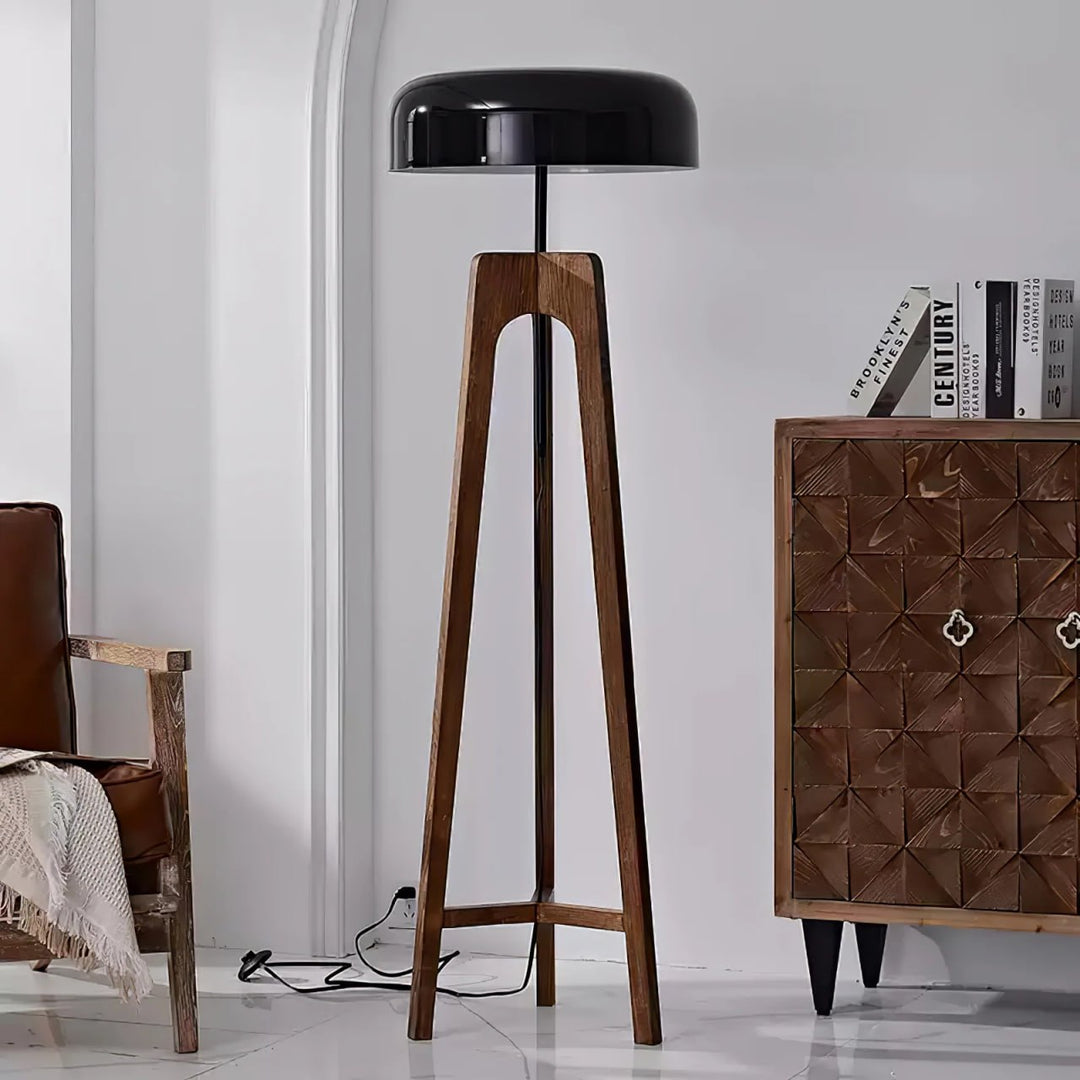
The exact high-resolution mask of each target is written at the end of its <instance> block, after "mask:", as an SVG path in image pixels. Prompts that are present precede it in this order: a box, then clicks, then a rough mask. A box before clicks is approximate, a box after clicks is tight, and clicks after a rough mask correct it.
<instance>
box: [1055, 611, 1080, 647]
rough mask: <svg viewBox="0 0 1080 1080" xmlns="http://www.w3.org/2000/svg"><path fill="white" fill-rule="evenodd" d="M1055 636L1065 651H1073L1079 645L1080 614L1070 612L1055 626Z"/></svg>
mask: <svg viewBox="0 0 1080 1080" xmlns="http://www.w3.org/2000/svg"><path fill="white" fill-rule="evenodd" d="M1057 636H1058V637H1059V638H1060V639H1061V644H1062V645H1064V646H1065V648H1066V649H1075V648H1076V646H1077V645H1080V612H1078V611H1070V612H1069V614H1068V615H1066V616H1065V618H1064V619H1063V620H1062V621H1061V622H1059V623H1058V624H1057Z"/></svg>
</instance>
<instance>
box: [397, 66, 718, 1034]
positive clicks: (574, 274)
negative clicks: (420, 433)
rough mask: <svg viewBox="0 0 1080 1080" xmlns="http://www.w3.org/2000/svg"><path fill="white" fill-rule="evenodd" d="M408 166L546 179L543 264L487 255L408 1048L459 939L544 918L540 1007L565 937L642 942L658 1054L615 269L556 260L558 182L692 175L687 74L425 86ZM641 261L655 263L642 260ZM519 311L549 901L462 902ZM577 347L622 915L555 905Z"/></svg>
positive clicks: (402, 135)
mask: <svg viewBox="0 0 1080 1080" xmlns="http://www.w3.org/2000/svg"><path fill="white" fill-rule="evenodd" d="M391 139H392V145H391V153H390V168H391V169H392V170H393V171H395V172H436V173H437V172H455V171H460V172H477V173H487V172H494V173H503V172H532V173H533V174H534V176H535V201H534V212H535V218H534V223H535V229H534V243H533V250H532V251H531V252H500V253H490V252H489V253H487V254H482V255H477V256H476V258H475V259H474V260H473V270H472V277H471V281H470V286H469V306H468V313H467V319H466V326H467V329H466V340H465V360H464V370H463V372H462V382H461V397H460V401H459V413H458V436H457V450H456V456H455V461H454V482H453V490H452V493H451V509H450V537H449V541H448V548H447V561H446V577H445V583H444V589H443V612H442V631H441V635H440V642H439V655H438V672H437V675H436V691H435V715H434V718H433V722H432V724H433V732H432V750H431V770H430V773H429V779H428V802H427V815H426V822H425V826H424V846H423V856H422V864H421V869H420V890H419V893H418V896H417V926H416V945H415V952H414V961H413V975H412V987H411V996H410V1001H409V1038H411V1039H420V1040H427V1039H430V1038H431V1034H432V1026H433V1019H434V1009H435V993H436V989H437V987H436V982H437V979H438V974H439V971H440V970H441V964H440V961H439V949H440V938H441V933H442V929H443V927H464V926H480V925H489V924H507V923H531V924H532V925H533V947H534V949H535V953H533V952H532V951H530V959H529V965H530V966H529V971H530V972H531V970H532V960H533V956H534V955H535V960H536V1003H537V1005H554V1004H555V937H554V928H555V926H556V925H565V926H587V927H592V928H594V929H605V930H621V931H622V932H623V933H624V934H625V936H626V955H627V967H628V970H629V978H630V1003H631V1012H632V1016H633V1024H634V1041H635V1042H637V1043H644V1044H650V1045H651V1044H655V1043H658V1042H660V1039H661V1029H660V998H659V993H658V991H657V980H656V956H655V949H654V946H653V928H652V905H651V900H650V890H649V868H648V856H647V853H646V844H645V818H644V808H643V805H642V782H641V762H640V757H639V752H638V741H637V708H636V704H635V698H634V678H633V660H632V655H631V647H630V612H629V602H628V599H627V586H626V560H625V556H624V553H623V537H622V511H621V508H620V498H619V474H618V460H617V455H616V450H615V416H614V407H613V402H612V394H611V367H610V362H609V358H608V334H607V315H606V302H605V298H604V285H603V270H602V267H601V264H600V260H599V258H597V256H595V255H590V254H583V253H573V252H548V251H547V188H548V184H547V181H548V172H549V171H552V172H614V171H646V170H667V169H694V168H697V164H698V139H697V113H696V110H695V108H694V101H693V99H692V98H691V97H690V95H689V93H687V91H686V89H685V88H684V87H683V86H681V85H680V84H679V83H677V82H675V80H674V79H669V78H666V77H665V76H662V75H652V74H649V73H646V72H639V71H605V70H581V69H555V68H544V69H536V70H528V71H525V70H504V71H462V72H452V73H447V74H442V75H427V76H424V77H423V78H421V79H414V80H413V81H412V82H410V83H408V84H406V85H405V86H403V87H402V88H401V89H400V90H399V91H398V92H397V94H396V95H395V97H394V104H393V108H392V113H391ZM643 265H647V263H646V262H645V261H644V260H643ZM520 315H531V316H532V322H533V642H534V686H533V708H534V713H535V716H534V720H535V729H536V730H535V792H536V795H535V819H536V829H535V832H536V890H535V892H534V894H533V898H532V900H528V901H524V902H522V903H516V904H485V905H480V906H477V907H471V908H453V907H449V908H448V907H446V872H447V862H448V859H449V851H450V824H451V820H452V818H453V810H454V790H455V783H456V777H457V761H458V748H459V745H460V738H461V720H462V710H463V704H464V695H465V673H466V665H467V662H468V651H469V629H470V621H471V615H472V592H473V583H474V579H475V572H476V553H477V542H478V537H479V531H480V508H481V501H482V498H483V485H484V465H485V460H486V457H487V439H488V425H489V420H490V415H491V397H492V388H493V383H494V369H495V343H496V341H497V340H498V336H499V333H500V332H501V330H502V328H503V327H504V326H505V325H506V324H507V323H509V322H511V321H513V320H514V319H516V318H517V317H518V316H520ZM552 318H556V319H558V320H559V321H560V322H563V323H564V324H566V326H567V327H568V328H569V330H570V333H571V336H572V338H573V341H574V348H575V354H576V355H575V364H576V368H577V382H578V399H579V407H580V411H581V430H582V438H583V442H584V446H585V486H586V491H587V493H588V501H589V523H590V529H591V532H592V549H593V571H594V577H595V580H596V607H597V617H598V620H599V628H600V658H601V665H602V667H603V671H604V678H603V683H604V696H605V705H606V712H607V727H608V745H609V751H610V757H611V781H612V785H613V789H614V795H615V823H616V834H617V837H618V845H619V871H620V877H621V881H622V907H621V908H612V909H604V908H583V907H581V906H579V905H575V904H565V903H556V902H555V901H554V900H553V898H552V890H553V888H554V885H555V843H554V836H555V786H554V761H555V750H554V659H553V658H554V653H555V647H554V636H553V625H554V620H553V617H552V614H553V580H552V577H553V575H552V549H553V534H552V467H551V464H552V459H551V420H552V410H551V320H552Z"/></svg>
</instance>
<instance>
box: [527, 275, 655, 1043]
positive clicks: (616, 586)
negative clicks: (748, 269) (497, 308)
mask: <svg viewBox="0 0 1080 1080" xmlns="http://www.w3.org/2000/svg"><path fill="white" fill-rule="evenodd" d="M539 288H540V305H541V307H546V306H548V305H550V306H551V308H552V314H554V315H555V316H556V317H558V318H561V319H562V321H564V322H565V323H566V324H567V326H569V328H570V331H571V333H572V334H573V336H574V344H575V348H576V353H577V381H578V401H579V407H580V410H581V436H582V441H583V443H584V448H585V487H586V491H587V494H588V501H589V521H590V524H591V528H592V549H593V575H594V578H595V581H596V613H597V619H598V621H599V626H600V659H601V664H602V666H603V673H604V698H605V703H606V710H607V725H608V750H609V754H610V756H611V782H612V789H613V793H614V797H615V828H616V833H617V837H618V847H619V872H620V876H621V879H622V898H623V925H624V931H625V934H626V959H627V963H628V965H629V969H630V1003H631V1009H632V1012H633V1019H634V1041H635V1042H637V1043H643V1044H646V1045H655V1044H656V1043H658V1042H660V1040H661V1038H662V1035H661V1026H660V994H659V989H658V987H657V980H656V953H655V946H654V943H653V925H652V899H651V893H650V887H649V862H648V855H647V851H646V842H645V810H644V804H643V799H642V791H641V761H640V756H639V750H638V731H637V705H636V701H635V697H634V665H633V656H632V650H631V643H630V604H629V600H628V597H627V590H626V559H625V555H624V551H623V532H622V507H621V503H620V497H619V465H618V456H617V454H616V448H615V411H614V405H613V402H612V394H611V366H610V361H609V359H608V342H607V314H606V310H605V304H604V282H603V271H602V268H601V264H600V260H599V259H598V258H597V257H596V256H595V255H581V254H550V255H544V256H541V264H540V280H539Z"/></svg>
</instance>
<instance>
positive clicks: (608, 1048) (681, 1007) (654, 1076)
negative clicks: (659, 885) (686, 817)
mask: <svg viewBox="0 0 1080 1080" xmlns="http://www.w3.org/2000/svg"><path fill="white" fill-rule="evenodd" d="M236 962H237V955H236V954H234V953H227V952H214V951H205V952H201V953H200V957H199V980H200V991H201V994H200V997H201V1011H202V1050H201V1051H200V1053H199V1054H197V1055H194V1056H190V1057H176V1056H175V1055H174V1054H173V1053H172V1049H171V1047H172V1036H171V1032H170V1028H169V1005H168V997H167V995H166V993H165V990H164V988H163V987H159V989H158V990H157V991H156V992H155V995H154V997H153V998H151V999H150V1000H149V1001H147V1002H144V1003H143V1005H142V1006H141V1007H140V1008H139V1009H138V1010H137V1011H136V1010H133V1009H131V1008H130V1007H128V1006H125V1005H123V1004H122V1003H120V1002H119V1001H117V1000H116V998H115V997H114V996H113V995H112V993H111V991H109V990H108V988H107V987H105V986H104V985H102V984H101V982H100V981H99V980H98V979H96V978H94V977H92V976H86V975H82V974H79V973H78V972H75V971H73V970H71V969H70V968H65V967H63V966H59V965H58V966H57V967H55V968H54V969H52V970H51V971H50V972H49V973H48V974H47V975H39V974H35V973H34V972H31V971H30V970H29V968H28V966H27V965H25V964H7V965H0V1080H2V1078H3V1077H5V1076H7V1075H10V1076H12V1077H19V1078H26V1080H44V1078H46V1077H57V1076H59V1075H60V1074H61V1073H64V1075H67V1076H72V1077H81V1078H83V1080H103V1078H109V1080H112V1078H114V1077H115V1078H116V1080H143V1078H146V1080H188V1078H191V1077H196V1076H208V1077H211V1078H212V1080H256V1078H257V1080H308V1078H311V1080H316V1078H318V1080H630V1078H636V1080H714V1078H716V1080H718V1078H723V1077H738V1078H740V1080H758V1078H762V1080H794V1078H796V1077H798V1078H806V1080H841V1078H847V1077H858V1078H860V1080H893V1078H896V1080H969V1078H970V1080H974V1078H976V1077H977V1078H978V1080H1031V1078H1036V1080H1037V1078H1040V1077H1047V1078H1051V1077H1058V1076H1060V1077H1065V1076H1075V1075H1076V1074H1077V1072H1078V1071H1080V996H1073V995H1064V994H1032V993H995V992H988V991H979V992H976V991H963V990H946V989H935V988H930V989H926V988H922V987H892V988H884V989H881V990H876V991H865V990H863V989H862V987H860V986H858V985H856V984H854V983H849V984H844V985H841V986H840V987H839V988H838V992H837V1008H836V1011H835V1013H834V1015H833V1017H832V1019H829V1020H819V1019H816V1018H815V1017H814V1016H813V1014H812V1012H811V1009H810V1001H809V990H808V987H807V986H806V985H805V983H804V981H803V980H801V979H775V978H773V979H761V978H751V977H748V976H741V975H731V974H728V973H722V972H710V971H702V970H686V969H672V968H669V969H665V970H663V971H662V973H661V993H662V995H663V1008H664V1029H665V1036H666V1040H665V1042H664V1045H663V1046H662V1047H658V1048H638V1047H635V1046H634V1045H633V1042H632V1039H631V1036H630V1028H629V1015H628V1000H627V991H626V980H625V970H624V969H623V968H622V967H621V966H620V965H616V964H598V963H584V962H574V961H569V962H563V963H561V964H560V966H559V986H560V1004H559V1006H558V1007H557V1008H555V1009H553V1010H549V1009H544V1010H537V1009H535V1008H534V1007H533V1005H532V1000H531V994H530V993H529V992H526V993H525V994H523V995H521V996H519V997H513V998H503V999H489V1000H486V1001H472V1002H467V1003H461V1002H457V1001H453V1000H451V999H446V998H444V999H441V1000H440V1001H439V1006H438V1010H437V1013H436V1037H435V1039H434V1041H432V1042H431V1043H427V1044H417V1043H409V1042H408V1040H407V1039H406V1038H405V1010H406V1001H407V999H406V996H405V995H404V994H393V993H389V992H372V991H368V992H355V993H353V992H349V993H340V994H336V995H330V996H328V997H322V998H316V997H299V996H296V995H291V994H289V993H288V992H286V991H283V990H281V989H280V988H279V987H276V986H273V985H269V984H265V983H259V984H255V983H249V984H247V985H244V984H241V983H239V982H237V981H236V977H235V972H236ZM155 974H156V976H157V977H158V978H159V979H163V972H162V971H161V969H160V967H159V968H158V969H157V971H156V972H155ZM520 974H521V961H517V960H506V959H493V958H490V957H475V958H471V959H463V960H459V961H456V962H455V963H454V965H453V974H451V972H450V971H448V972H447V973H446V975H445V976H444V982H445V983H446V984H447V985H456V986H458V987H461V988H465V987H471V988H480V987H491V986H496V985H512V984H513V983H514V981H515V980H517V979H518V978H519V977H520Z"/></svg>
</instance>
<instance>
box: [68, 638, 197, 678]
mask: <svg viewBox="0 0 1080 1080" xmlns="http://www.w3.org/2000/svg"><path fill="white" fill-rule="evenodd" d="M68 640H69V641H70V643H71V655H72V656H74V657H78V658H80V659H83V660H100V661H102V662H103V663H106V664H123V665H124V666H125V667H136V668H142V669H143V670H144V671H190V670H191V650H190V649H166V648H158V647H155V646H153V645H132V644H130V643H129V642H126V641H116V640H114V639H113V638H103V637H86V636H84V635H80V636H72V637H70V638H69V639H68Z"/></svg>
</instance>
